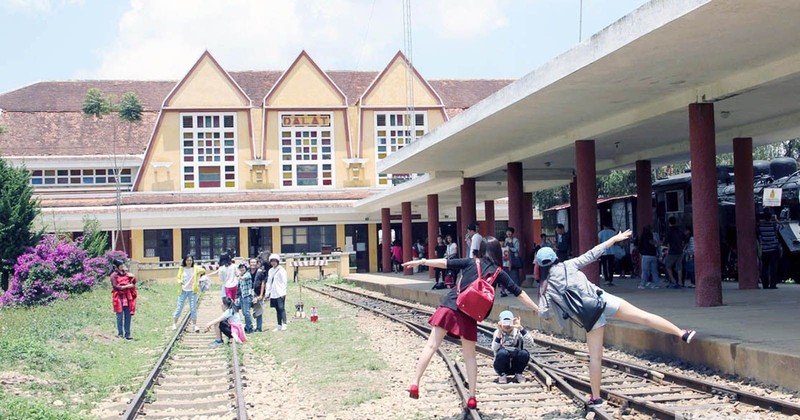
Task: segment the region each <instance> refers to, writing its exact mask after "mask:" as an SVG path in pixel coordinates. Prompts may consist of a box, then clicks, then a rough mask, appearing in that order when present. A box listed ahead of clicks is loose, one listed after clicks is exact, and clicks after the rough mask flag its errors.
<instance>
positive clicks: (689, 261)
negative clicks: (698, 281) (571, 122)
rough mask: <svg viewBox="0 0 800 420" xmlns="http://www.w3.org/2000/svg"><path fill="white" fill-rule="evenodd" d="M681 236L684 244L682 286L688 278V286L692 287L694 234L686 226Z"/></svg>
mask: <svg viewBox="0 0 800 420" xmlns="http://www.w3.org/2000/svg"><path fill="white" fill-rule="evenodd" d="M683 237H684V240H685V242H686V246H684V247H683V279H682V283H681V285H682V286H686V279H687V278H688V279H689V281H690V283H689V288H694V235H693V234H692V228H691V227H687V228H686V229H684V230H683Z"/></svg>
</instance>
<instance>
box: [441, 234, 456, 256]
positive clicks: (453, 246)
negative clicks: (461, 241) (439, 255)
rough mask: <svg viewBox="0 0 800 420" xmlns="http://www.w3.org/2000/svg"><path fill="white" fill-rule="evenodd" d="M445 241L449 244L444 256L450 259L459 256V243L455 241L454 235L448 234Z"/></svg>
mask: <svg viewBox="0 0 800 420" xmlns="http://www.w3.org/2000/svg"><path fill="white" fill-rule="evenodd" d="M445 242H446V245H447V251H446V252H445V255H444V257H445V258H446V259H448V260H449V259H450V258H458V244H457V243H455V242H453V237H452V236H450V235H447V238H446V241H445Z"/></svg>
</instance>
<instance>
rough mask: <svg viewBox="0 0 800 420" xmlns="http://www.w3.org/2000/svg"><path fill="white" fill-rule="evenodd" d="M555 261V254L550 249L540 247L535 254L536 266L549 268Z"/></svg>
mask: <svg viewBox="0 0 800 420" xmlns="http://www.w3.org/2000/svg"><path fill="white" fill-rule="evenodd" d="M557 259H558V257H557V256H556V252H555V251H553V248H550V247H542V249H540V250H539V252H537V253H536V264H538V265H539V266H540V267H550V266H551V265H552V264H553V263H554V262H556V260H557Z"/></svg>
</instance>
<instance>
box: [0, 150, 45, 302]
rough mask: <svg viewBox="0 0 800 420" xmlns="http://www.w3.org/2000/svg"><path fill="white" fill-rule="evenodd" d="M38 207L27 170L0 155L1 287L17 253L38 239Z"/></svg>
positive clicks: (23, 250) (6, 281)
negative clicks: (35, 225)
mask: <svg viewBox="0 0 800 420" xmlns="http://www.w3.org/2000/svg"><path fill="white" fill-rule="evenodd" d="M40 211H41V208H40V206H39V200H38V199H36V198H33V187H32V186H31V184H30V172H28V170H27V169H25V168H24V167H21V168H15V167H13V166H11V165H10V164H8V163H7V162H6V161H5V160H3V159H0V277H2V281H0V284H1V285H2V288H3V290H5V289H6V288H8V278H9V276H10V274H11V270H12V268H13V266H14V262H15V261H16V259H17V257H18V256H20V255H22V253H23V252H25V249H26V248H28V247H30V246H33V245H35V244H36V242H38V240H39V237H40V236H41V232H40V231H38V230H35V229H34V227H33V222H34V220H35V219H36V217H37V216H38V215H39V213H40Z"/></svg>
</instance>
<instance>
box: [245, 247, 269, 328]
mask: <svg viewBox="0 0 800 420" xmlns="http://www.w3.org/2000/svg"><path fill="white" fill-rule="evenodd" d="M259 261H260V260H258V259H256V258H250V261H249V262H250V268H249V271H250V277H251V278H252V279H253V306H252V308H253V318H255V319H256V329H255V331H256V332H261V326H262V323H263V316H264V307H263V306H262V302H261V301H260V300H259V298H258V296H261V286H262V285H263V284H264V283H266V280H267V275H266V274H267V271H265V270H263V269H259V267H258V266H259Z"/></svg>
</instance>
